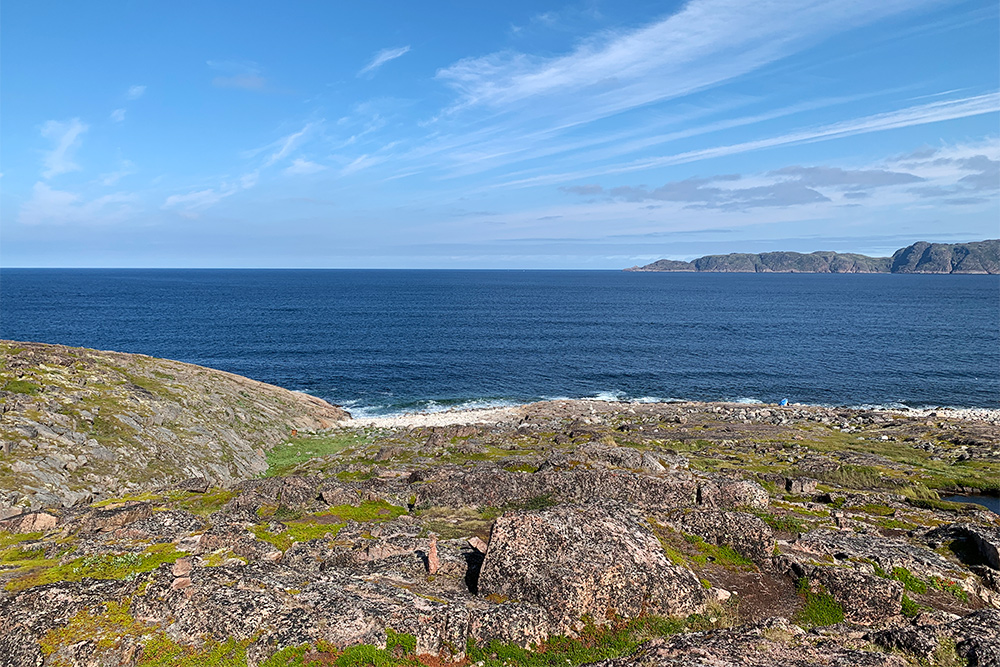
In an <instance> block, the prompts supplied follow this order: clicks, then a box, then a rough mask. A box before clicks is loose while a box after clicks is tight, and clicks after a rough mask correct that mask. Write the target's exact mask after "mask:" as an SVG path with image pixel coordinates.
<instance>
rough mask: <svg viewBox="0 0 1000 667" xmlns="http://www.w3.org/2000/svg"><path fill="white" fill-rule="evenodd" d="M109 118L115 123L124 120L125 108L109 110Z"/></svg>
mask: <svg viewBox="0 0 1000 667" xmlns="http://www.w3.org/2000/svg"><path fill="white" fill-rule="evenodd" d="M111 120H112V121H114V122H116V123H121V122H122V121H124V120H125V109H115V110H114V111H112V112H111Z"/></svg>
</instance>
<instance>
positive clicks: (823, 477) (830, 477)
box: [786, 465, 893, 489]
mask: <svg viewBox="0 0 1000 667" xmlns="http://www.w3.org/2000/svg"><path fill="white" fill-rule="evenodd" d="M885 472H886V471H885V470H884V469H882V468H876V467H874V466H856V465H843V466H840V468H838V469H837V470H831V471H823V470H819V471H817V470H810V471H803V470H798V469H796V468H793V469H791V470H789V471H787V472H786V474H787V475H789V476H792V477H812V478H814V479H817V480H819V481H821V482H827V483H830V484H836V485H837V486H841V487H843V488H845V489H881V488H886V487H892V486H893V484H892V483H891V482H890V481H888V480H887V478H886V474H885Z"/></svg>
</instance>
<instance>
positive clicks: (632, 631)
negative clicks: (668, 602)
mask: <svg viewBox="0 0 1000 667" xmlns="http://www.w3.org/2000/svg"><path fill="white" fill-rule="evenodd" d="M586 620H587V619H585V621H586ZM700 620H701V619H700V617H692V618H691V619H689V620H688V621H685V620H681V619H673V618H663V617H656V616H646V617H641V618H637V619H631V620H628V621H623V620H618V621H615V622H612V623H611V624H608V625H603V626H600V627H598V626H595V625H594V624H593V623H592V622H588V623H586V625H585V627H584V628H583V630H582V631H581V632H580V633H579V634H578V636H576V637H564V636H553V637H549V638H548V639H547V640H546V641H545V642H543V643H542V644H541V645H539V646H536V647H534V648H527V649H526V648H521V647H520V646H517V645H515V644H508V643H503V642H498V641H492V642H488V643H486V644H482V645H479V644H477V643H476V642H474V641H472V640H470V641H469V642H468V644H467V646H466V656H467V658H468V659H469V660H470V661H472V662H475V663H476V664H480V663H481V664H483V665H484V667H502V666H511V665H514V666H517V667H556V666H559V667H574V666H575V665H581V664H585V663H589V662H595V661H598V660H607V659H613V658H619V657H622V656H626V655H631V654H632V653H634V652H635V650H636V649H637V648H638V647H639V646H640V645H641V644H642V643H644V642H646V641H648V640H650V639H653V638H656V637H666V636H669V635H672V634H676V633H678V632H682V631H684V630H686V629H692V628H693V627H694V624H697V623H698V622H699V621H700Z"/></svg>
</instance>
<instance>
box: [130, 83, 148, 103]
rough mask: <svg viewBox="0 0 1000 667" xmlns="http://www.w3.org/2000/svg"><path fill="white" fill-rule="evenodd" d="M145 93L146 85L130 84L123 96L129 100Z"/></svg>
mask: <svg viewBox="0 0 1000 667" xmlns="http://www.w3.org/2000/svg"><path fill="white" fill-rule="evenodd" d="M145 94H146V86H130V87H129V89H128V92H127V93H125V98H126V99H129V100H137V99H139V98H140V97H142V96H143V95H145Z"/></svg>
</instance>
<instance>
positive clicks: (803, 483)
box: [785, 477, 817, 495]
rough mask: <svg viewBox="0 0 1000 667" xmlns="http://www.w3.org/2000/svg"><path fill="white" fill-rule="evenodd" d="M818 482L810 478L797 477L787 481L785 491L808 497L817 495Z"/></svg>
mask: <svg viewBox="0 0 1000 667" xmlns="http://www.w3.org/2000/svg"><path fill="white" fill-rule="evenodd" d="M816 484H817V482H816V480H815V479H810V478H808V477H795V478H791V477H789V478H786V479H785V491H788V492H789V493H794V494H797V495H808V494H810V493H816Z"/></svg>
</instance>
